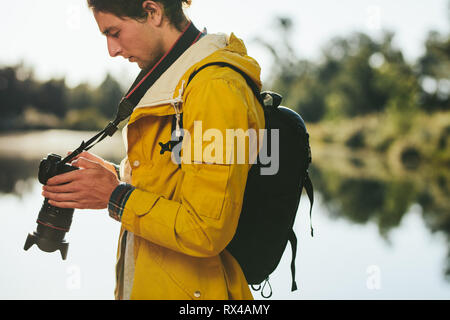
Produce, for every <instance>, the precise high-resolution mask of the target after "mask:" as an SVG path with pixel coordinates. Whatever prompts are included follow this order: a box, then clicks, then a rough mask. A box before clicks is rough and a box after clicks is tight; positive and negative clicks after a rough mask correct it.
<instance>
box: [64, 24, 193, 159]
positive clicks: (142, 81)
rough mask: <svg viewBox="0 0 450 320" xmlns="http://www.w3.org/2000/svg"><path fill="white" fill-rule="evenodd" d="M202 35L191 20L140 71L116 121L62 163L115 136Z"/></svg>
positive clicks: (119, 108)
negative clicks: (150, 64) (162, 52)
mask: <svg viewBox="0 0 450 320" xmlns="http://www.w3.org/2000/svg"><path fill="white" fill-rule="evenodd" d="M201 35H202V32H201V31H199V30H198V29H197V28H196V27H195V26H194V24H193V23H192V21H190V22H189V24H188V25H187V27H186V28H185V29H184V30H183V32H182V34H181V36H180V37H179V38H178V40H177V41H176V42H175V43H174V45H173V46H172V48H171V49H170V50H169V51H167V52H166V54H165V55H164V56H163V57H162V58H161V59H160V60H159V61H158V62H157V63H156V64H155V65H154V66H153V67H151V68H148V69H143V70H142V71H141V72H140V73H139V75H138V76H137V78H136V80H135V81H134V83H133V85H132V86H131V88H130V89H129V90H128V92H127V93H126V94H125V96H124V97H123V98H122V100H121V101H120V103H119V107H118V110H117V114H116V118H115V119H114V121H111V122H109V124H108V125H107V126H106V127H105V129H103V130H102V131H100V132H99V133H97V134H96V135H95V136H94V137H92V138H91V139H89V140H88V141H87V142H84V141H83V142H82V143H81V145H80V146H79V147H78V148H77V149H76V150H75V151H73V152H72V153H71V154H70V155H68V156H67V157H65V158H64V159H62V160H61V161H60V164H64V163H67V162H69V161H71V160H72V159H73V158H75V157H76V156H78V155H79V154H80V153H82V152H83V151H88V150H89V149H91V148H92V147H93V146H95V145H96V144H97V143H99V142H100V141H102V140H103V139H105V138H106V137H108V136H110V137H111V136H113V135H114V133H115V132H116V131H117V129H118V128H117V126H118V125H119V123H121V122H122V121H123V120H125V119H127V118H128V117H129V116H130V115H131V114H132V113H133V110H134V108H135V107H136V106H137V104H138V103H139V101H140V100H141V99H142V97H143V96H144V95H145V93H146V92H147V91H148V89H149V88H150V87H151V86H152V85H153V84H154V83H155V82H156V81H157V80H158V79H159V78H160V77H161V76H162V74H163V73H164V72H166V70H167V69H169V67H170V66H171V65H172V64H173V63H174V62H175V61H176V60H177V59H178V58H179V57H180V56H181V55H182V54H183V53H184V52H185V51H186V50H187V49H188V48H189V47H190V46H191V45H193V44H194V43H196V42H197V41H198V39H199V38H200V36H201Z"/></svg>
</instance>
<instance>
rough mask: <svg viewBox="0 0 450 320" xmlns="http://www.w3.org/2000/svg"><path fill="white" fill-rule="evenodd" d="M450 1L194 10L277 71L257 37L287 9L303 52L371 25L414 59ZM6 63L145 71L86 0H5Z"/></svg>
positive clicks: (80, 74)
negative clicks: (111, 40)
mask: <svg viewBox="0 0 450 320" xmlns="http://www.w3.org/2000/svg"><path fill="white" fill-rule="evenodd" d="M449 7H450V5H449V4H448V0H427V1H425V0H415V1H411V0H395V1H394V0H340V1H333V0H315V1H306V0H280V1H268V0H259V1H255V0H254V1H249V0H247V1H244V0H227V1H223V0H222V1H220V0H193V1H192V6H191V7H190V8H189V9H187V14H188V16H189V17H190V18H191V19H192V21H193V22H194V24H195V25H196V26H197V28H199V29H202V28H203V27H206V28H207V29H208V32H209V33H217V32H223V33H230V32H234V33H235V34H236V35H237V36H238V37H239V38H241V39H243V40H244V42H245V43H246V44H247V47H248V52H249V55H251V56H253V57H254V58H255V59H256V60H257V61H258V62H259V63H260V65H261V67H262V78H263V80H265V79H268V78H269V77H270V68H271V65H272V59H271V56H270V54H269V53H268V52H267V51H266V50H265V49H263V48H262V47H261V46H259V45H257V44H256V43H255V42H254V41H253V40H254V39H255V37H257V36H259V37H263V38H265V39H273V38H274V35H275V34H276V33H275V32H274V30H273V29H274V19H275V17H277V16H287V17H290V18H291V19H293V21H294V23H295V29H294V33H293V37H292V41H293V43H294V45H295V49H296V50H297V52H298V54H299V56H301V57H303V58H307V59H311V60H318V59H319V58H320V52H321V48H322V47H323V46H324V45H325V44H326V43H327V41H329V40H330V39H331V38H332V37H334V36H348V35H349V34H351V33H352V32H355V31H360V32H365V33H367V34H369V35H371V36H373V37H379V36H380V34H381V32H382V31H383V30H392V31H394V32H395V33H396V37H395V39H394V41H395V44H396V45H397V46H398V47H400V48H402V50H403V52H404V54H405V57H406V58H407V59H408V60H409V61H414V60H415V59H416V58H417V57H419V56H420V55H421V54H422V53H423V52H424V47H423V43H424V39H425V38H426V35H427V33H428V32H429V31H430V30H438V31H440V32H444V33H448V31H449V28H450V24H449V17H450V14H449ZM0 25H1V29H2V32H1V42H0V66H4V65H14V64H18V63H20V62H23V63H24V64H25V66H29V67H32V68H33V69H34V71H35V73H34V74H35V77H36V78H38V79H41V80H47V79H50V78H62V77H65V78H66V83H67V85H69V86H71V87H74V86H76V85H78V84H79V83H81V82H89V83H91V84H93V85H98V84H99V83H100V82H101V81H102V80H103V79H104V77H105V74H106V73H107V72H110V73H111V74H112V75H113V76H115V77H116V78H118V79H119V80H120V81H121V83H122V84H124V85H126V84H127V83H129V84H130V85H131V82H132V80H133V79H134V77H135V76H136V75H137V73H138V72H139V69H138V67H137V66H136V65H135V64H130V63H129V62H128V61H126V60H124V59H123V58H121V57H119V58H111V57H109V55H108V52H107V48H106V39H105V37H104V36H102V35H101V34H100V32H99V30H98V27H97V25H96V23H95V20H94V18H93V16H92V13H91V12H90V10H89V9H88V8H87V5H86V1H85V0H64V1H61V0H39V1H35V0H21V1H1V2H0Z"/></svg>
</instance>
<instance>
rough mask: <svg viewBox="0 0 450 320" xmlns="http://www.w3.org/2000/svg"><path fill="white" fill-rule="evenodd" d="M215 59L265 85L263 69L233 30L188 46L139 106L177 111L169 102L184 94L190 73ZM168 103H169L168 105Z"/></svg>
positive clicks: (157, 112) (156, 112)
mask: <svg viewBox="0 0 450 320" xmlns="http://www.w3.org/2000/svg"><path fill="white" fill-rule="evenodd" d="M212 62H226V63H229V64H232V65H234V66H236V67H237V68H239V69H241V70H242V71H244V72H245V73H247V74H248V75H249V76H250V77H251V78H252V79H253V81H255V83H256V84H257V85H258V86H259V88H261V80H260V74H261V69H260V67H259V64H258V63H257V62H256V60H255V59H253V58H251V57H249V56H248V55H247V49H246V47H245V45H244V43H243V41H242V40H241V39H238V38H237V37H236V36H235V35H234V34H233V33H231V35H230V36H227V35H225V34H210V35H206V36H204V37H203V38H202V39H200V40H199V41H198V42H197V43H195V44H194V45H192V46H191V47H190V48H189V49H187V50H186V51H185V52H184V53H183V54H182V55H181V57H180V58H178V59H177V61H175V62H174V63H173V64H172V66H170V68H169V69H168V70H167V71H166V72H165V73H164V74H163V75H162V76H161V78H159V79H158V80H157V81H156V82H155V84H154V85H153V86H152V87H151V88H150V89H149V90H148V91H147V93H146V94H145V95H144V96H143V97H142V99H141V101H140V102H139V103H138V105H137V106H136V108H135V110H136V109H139V108H147V107H153V108H152V109H153V110H152V112H151V113H152V114H154V115H160V116H162V115H168V114H173V113H174V110H173V109H172V111H173V112H172V111H171V110H170V108H169V109H167V105H170V104H173V103H174V102H177V100H180V99H181V98H182V96H183V90H184V86H185V82H186V80H187V79H188V78H189V75H190V74H191V73H192V72H194V71H195V70H196V69H198V68H200V67H201V66H203V65H205V64H208V63H212ZM164 105H165V106H164Z"/></svg>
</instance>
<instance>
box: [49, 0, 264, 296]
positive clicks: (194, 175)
mask: <svg viewBox="0 0 450 320" xmlns="http://www.w3.org/2000/svg"><path fill="white" fill-rule="evenodd" d="M183 3H184V4H190V1H188V0H178V1H176V0H175V1H174V0H172V1H169V0H158V1H156V0H155V1H144V0H129V1H126V2H125V1H120V0H88V4H89V6H90V8H92V10H93V13H94V17H95V19H96V21H97V24H98V26H99V28H100V31H101V32H102V33H103V34H104V35H105V36H106V39H107V44H108V50H109V53H110V55H111V56H112V57H117V56H122V57H124V58H125V59H128V60H129V61H130V62H136V63H137V64H138V65H139V67H140V68H141V69H143V70H150V74H151V72H152V70H154V69H156V68H157V67H159V66H161V65H164V64H167V70H166V71H164V73H163V74H162V75H161V76H160V77H159V78H158V79H157V80H156V82H155V83H154V84H153V85H152V86H151V87H150V89H149V90H148V91H147V92H146V93H145V95H144V96H143V97H142V99H140V101H139V103H138V105H137V106H136V108H135V109H134V111H133V113H132V114H131V116H130V118H129V120H128V124H127V126H126V127H125V129H124V140H125V146H126V149H127V158H126V159H124V160H123V161H122V163H121V166H120V172H117V171H116V169H115V166H114V165H113V164H111V163H109V162H107V161H105V160H103V159H101V158H99V157H97V156H95V155H92V154H90V153H87V152H85V153H82V154H81V155H80V156H79V157H77V159H76V160H75V161H74V162H73V163H72V164H73V165H74V166H77V167H79V168H81V169H82V170H77V171H74V172H71V173H67V174H62V175H59V176H56V177H54V178H52V179H50V180H49V181H48V184H47V186H44V192H43V195H44V196H45V197H46V198H49V199H50V204H52V205H55V206H57V207H62V208H79V209H88V208H89V209H103V208H108V210H109V213H110V215H111V216H112V217H113V218H114V219H116V220H118V221H120V222H121V224H122V228H121V233H120V238H119V248H118V262H117V266H116V281H117V285H116V290H115V295H116V298H117V299H252V298H253V297H252V294H251V292H250V290H249V288H248V284H247V281H246V279H245V276H244V274H243V272H242V270H241V268H240V266H239V264H238V262H237V261H236V259H234V258H233V256H231V254H230V253H229V252H228V251H227V250H226V249H225V248H226V246H227V245H228V243H229V242H230V241H231V239H232V238H233V236H234V233H235V231H236V227H237V224H238V220H239V214H240V211H241V207H242V201H243V195H244V190H245V185H246V179H247V174H248V171H249V169H250V166H251V165H250V164H249V163H252V162H251V161H250V157H252V156H254V155H251V154H250V153H249V154H246V161H245V163H241V162H239V163H238V161H228V160H230V149H229V148H228V147H229V145H230V142H229V141H225V139H219V136H220V135H222V137H225V136H226V135H227V132H228V131H227V130H231V129H232V130H243V131H244V132H247V131H248V130H250V129H254V130H259V129H263V128H264V114H263V111H262V108H261V106H260V105H259V103H258V100H257V99H256V97H255V96H254V94H253V92H252V90H251V89H250V87H249V86H248V85H247V83H246V81H245V79H244V78H243V77H242V76H241V75H240V74H239V73H237V72H236V71H234V70H232V69H231V68H227V67H220V66H209V67H207V68H205V69H203V70H201V71H200V72H198V74H197V75H196V76H195V77H194V78H193V79H192V81H191V82H189V81H188V80H189V77H190V75H191V74H192V73H193V72H194V71H195V70H198V69H199V68H201V67H202V66H204V65H206V64H209V63H212V62H226V63H229V64H232V65H234V66H236V67H238V68H239V69H241V70H242V71H244V72H245V73H246V74H248V75H249V76H250V77H251V78H252V79H253V81H254V82H255V83H257V84H258V86H259V87H261V82H260V79H259V77H260V68H259V66H258V64H257V63H256V61H255V60H253V59H252V58H250V57H249V56H247V52H246V49H245V46H244V44H243V43H242V41H241V40H239V39H238V38H236V37H235V36H234V35H233V34H231V35H230V36H226V35H222V34H211V35H205V34H204V33H201V32H199V31H198V30H197V29H196V28H195V27H194V26H193V24H192V22H191V21H189V20H188V19H187V17H186V16H185V15H184V12H183V9H182V5H183ZM197 32H198V35H197V36H195V35H196V34H197ZM189 33H191V34H192V39H194V41H192V43H189V46H186V47H185V48H184V49H183V50H184V51H183V52H182V53H181V55H180V56H179V57H178V58H177V59H176V60H175V61H169V60H167V59H168V57H170V56H173V50H175V49H174V48H175V47H179V46H180V45H179V44H180V43H183V41H184V40H185V39H186V38H187V37H188V34H189ZM150 76H151V75H150ZM188 82H189V85H187V83H188ZM181 115H182V116H183V117H182V121H180V118H181ZM174 119H176V120H177V122H176V127H177V129H180V125H182V127H183V129H184V130H185V132H187V133H190V136H191V137H192V138H193V139H192V141H193V143H192V144H191V143H190V142H191V140H190V139H187V138H186V137H187V136H185V139H184V140H183V148H182V154H183V161H182V162H181V164H179V163H174V161H173V157H172V156H173V155H172V154H171V153H170V152H164V150H162V149H161V147H162V146H164V145H165V143H166V142H167V141H170V140H171V138H172V136H171V133H172V127H173V120H174ZM199 128H200V130H203V132H215V133H218V134H219V135H215V136H214V137H215V141H214V146H216V147H215V148H214V152H210V153H208V152H209V151H211V143H210V141H211V137H210V140H209V141H208V140H207V139H206V140H207V141H205V139H204V136H203V137H202V135H201V134H200V135H199V134H198V129H199ZM208 130H209V131H208ZM211 130H213V131H211ZM160 142H161V143H160ZM166 151H167V150H166ZM169 151H170V150H169ZM235 151H236V149H235V148H234V147H233V148H232V153H231V154H232V156H231V160H233V159H234V156H235V155H234V153H233V152H235ZM163 152H164V153H163ZM208 154H210V155H211V154H213V155H214V161H209V160H208V159H205V158H202V156H205V155H208ZM185 155H193V157H192V158H193V159H189V158H188V157H185ZM199 155H200V157H198V156H199ZM119 179H120V180H119Z"/></svg>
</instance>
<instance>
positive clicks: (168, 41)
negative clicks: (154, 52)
mask: <svg viewBox="0 0 450 320" xmlns="http://www.w3.org/2000/svg"><path fill="white" fill-rule="evenodd" d="M189 23H190V21H189V20H187V19H186V20H185V21H184V22H183V24H181V27H180V29H177V28H176V27H175V26H174V25H173V24H168V25H167V29H166V32H165V33H164V38H163V43H162V44H163V50H164V52H167V51H169V50H170V49H171V48H172V47H173V45H174V44H175V42H176V41H177V40H178V39H179V38H180V36H181V35H182V34H183V31H184V30H186V28H187V26H188V25H189Z"/></svg>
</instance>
